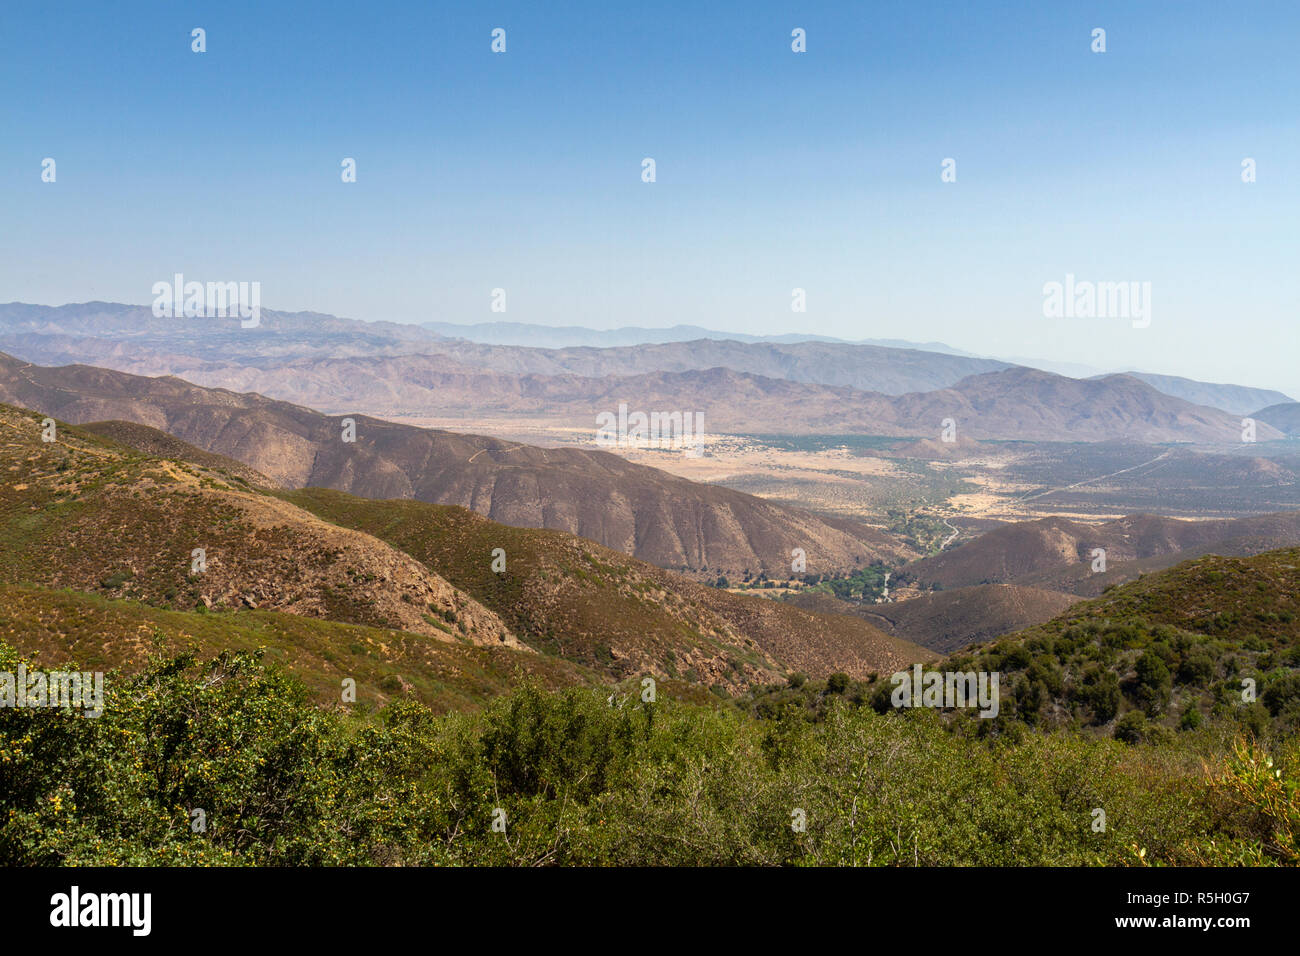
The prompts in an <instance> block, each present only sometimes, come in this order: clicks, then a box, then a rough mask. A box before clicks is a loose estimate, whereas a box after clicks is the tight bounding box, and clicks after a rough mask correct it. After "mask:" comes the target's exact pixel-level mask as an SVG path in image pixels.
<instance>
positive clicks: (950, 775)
mask: <svg viewBox="0 0 1300 956" xmlns="http://www.w3.org/2000/svg"><path fill="white" fill-rule="evenodd" d="M16 663H17V657H16V656H15V655H14V653H13V652H12V651H11V650H9V649H7V648H4V647H3V646H0V670H9V671H12V670H13V669H14V668H15V666H16ZM107 684H108V699H107V701H106V705H107V706H106V710H105V713H104V715H103V716H102V717H99V718H88V717H85V716H82V715H80V714H75V713H60V712H57V711H48V710H22V709H0V863H3V864H6V865H15V864H18V865H51V864H69V865H86V864H110V865H112V864H151V863H162V864H220V865H241V864H273V865H354V864H356V865H363V864H377V865H391V864H407V865H417V864H466V865H482V864H497V865H516V864H569V865H573V864H635V865H664V864H699V865H713V864H722V865H734V864H757V865H775V864H828V865H864V866H865V865H916V864H919V865H949V864H972V865H1003V864H1005V865H1027V864H1047V865H1057V864H1065V865H1080V864H1141V863H1146V864H1150V863H1165V864H1196V863H1239V864H1251V865H1258V864H1269V863H1283V864H1294V863H1296V862H1297V847H1296V837H1297V833H1298V832H1300V796H1297V794H1298V793H1300V787H1298V784H1297V781H1298V780H1300V754H1298V753H1297V750H1296V747H1295V745H1294V742H1290V743H1286V744H1282V745H1278V746H1274V747H1273V750H1274V751H1276V752H1274V753H1271V754H1270V753H1267V752H1265V750H1264V749H1263V748H1262V747H1261V746H1260V745H1258V744H1255V743H1253V742H1252V743H1246V742H1241V741H1239V742H1238V743H1237V744H1236V747H1235V750H1234V749H1233V746H1232V741H1231V740H1230V739H1228V737H1227V735H1226V733H1225V732H1224V731H1221V730H1218V729H1216V728H1215V727H1210V726H1206V727H1202V728H1200V729H1198V730H1195V731H1189V732H1187V733H1184V734H1180V735H1178V737H1177V738H1176V739H1174V738H1172V737H1170V738H1169V739H1162V740H1160V741H1157V742H1152V741H1148V742H1138V743H1134V744H1124V743H1120V742H1118V741H1115V740H1111V739H1107V738H1104V737H1101V736H1094V735H1088V734H1085V733H1079V732H1065V731H1058V732H1052V733H1047V732H1027V733H1024V734H1022V735H1018V736H1017V739H1014V740H1013V739H1011V737H1010V736H1003V737H991V738H989V739H979V738H977V737H974V736H971V735H967V734H963V733H957V732H954V731H953V730H952V729H951V728H950V727H949V726H948V725H947V724H945V723H944V721H943V720H942V718H941V717H940V715H938V714H935V713H934V712H927V711H914V712H909V713H903V714H894V713H891V714H885V715H882V714H877V713H876V712H875V711H873V710H872V709H871V708H870V707H853V706H850V705H849V704H848V703H845V702H841V701H838V700H836V701H832V702H830V703H829V704H828V705H827V709H826V710H825V713H824V715H823V719H820V720H818V721H809V720H806V719H804V718H803V716H801V715H800V714H799V713H797V712H796V711H795V710H793V709H787V710H783V711H777V712H776V713H775V714H774V716H773V717H772V718H771V719H758V718H755V717H753V716H750V715H747V714H746V713H744V712H742V711H741V710H740V709H738V708H735V707H731V706H727V705H725V704H718V705H716V706H688V705H683V704H674V703H672V702H662V703H660V704H643V703H641V702H640V700H639V699H638V698H637V697H636V696H629V697H627V698H626V699H621V698H619V697H618V696H617V695H616V696H615V699H614V701H613V703H612V704H611V702H610V701H609V700H608V699H607V697H608V694H609V691H608V689H605V690H603V691H599V692H597V691H589V690H570V691H566V692H561V693H547V692H543V691H541V690H539V689H537V688H535V687H532V686H524V687H522V688H520V689H519V690H517V691H516V692H514V693H513V694H511V695H509V696H507V697H504V698H501V699H499V700H498V701H496V702H495V703H493V704H492V705H491V706H489V707H488V708H487V709H486V710H485V711H484V712H482V713H480V714H475V715H450V716H445V717H435V716H433V715H432V714H431V713H430V712H429V711H427V710H425V709H424V708H422V707H420V706H419V705H416V704H413V703H409V702H402V703H398V704H395V705H393V706H391V707H389V708H388V709H386V710H385V711H383V712H382V713H380V714H378V715H376V716H373V717H362V716H356V715H352V714H347V713H344V712H341V711H339V712H330V711H325V710H322V709H320V708H318V707H317V706H315V705H314V704H312V703H311V702H310V700H309V699H308V697H307V696H306V694H305V693H304V692H303V691H302V689H301V688H300V687H298V686H297V685H296V684H295V683H294V682H293V681H292V680H291V679H289V678H287V677H286V676H284V675H283V674H282V673H280V672H279V671H277V670H276V669H274V668H268V667H266V666H264V665H263V664H261V663H260V662H259V661H258V660H256V659H255V658H254V657H251V656H247V655H223V656H220V657H218V658H216V659H214V660H211V661H206V662H202V663H200V662H197V661H194V660H192V659H189V658H169V659H158V660H155V661H152V662H151V663H150V665H149V666H148V667H147V668H146V669H145V670H144V671H143V672H142V673H140V674H137V675H135V676H131V677H116V676H113V677H110V679H109V680H108V682H107ZM196 811H198V813H196ZM1101 814H1104V821H1105V825H1104V827H1101V826H1099V823H1100V821H1101V819H1102V818H1101Z"/></svg>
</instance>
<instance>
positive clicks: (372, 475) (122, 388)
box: [0, 356, 915, 576]
mask: <svg viewBox="0 0 1300 956" xmlns="http://www.w3.org/2000/svg"><path fill="white" fill-rule="evenodd" d="M0 401H7V402H12V403H14V404H19V405H22V406H25V407H27V408H33V409H39V410H40V411H42V412H45V413H48V414H51V415H54V416H56V417H58V418H62V419H65V420H68V421H72V422H74V423H76V422H91V421H99V420H103V419H108V418H116V419H124V420H127V421H132V422H138V423H141V424H145V425H149V426H151V427H154V428H159V429H161V430H163V431H166V432H168V433H170V434H172V435H175V436H177V437H178V438H181V439H183V440H184V441H187V442H189V443H191V444H194V445H197V446H198V447H200V448H203V449H205V450H207V451H209V452H215V453H217V454H221V455H226V456H228V457H231V458H235V459H238V460H239V461H242V462H244V463H245V464H247V465H249V466H250V467H252V468H255V469H256V470H258V471H260V472H262V473H263V474H266V475H268V476H269V477H271V478H273V479H274V480H276V481H278V482H281V483H283V484H284V485H286V486H289V487H303V486H306V485H316V486H321V487H327V488H335V489H338V490H341V491H348V492H351V493H354V494H359V495H364V496H366V497H370V498H414V499H417V500H420V501H429V502H433V503H438V504H455V505H460V506H462V507H466V508H469V509H471V510H473V511H477V512H479V513H480V514H484V515H486V516H487V517H489V518H491V519H493V520H494V521H499V522H501V523H503V524H510V525H516V526H521V527H535V528H540V527H545V528H551V529H555V530H561V531H567V532H570V533H572V534H577V535H580V536H582V537H585V538H590V539H592V540H594V541H598V542H600V543H601V544H604V545H606V546H607V547H611V548H614V549H616V550H619V551H623V552H624V553H627V554H633V555H635V556H637V557H639V558H642V559H643V560H646V561H649V562H651V563H653V564H657V565H659V566H660V567H671V568H677V569H690V570H693V571H697V572H699V573H700V574H705V573H707V574H709V575H710V576H716V575H717V574H718V573H724V574H728V575H729V576H734V575H736V574H739V573H741V572H743V571H745V570H752V571H755V572H758V571H760V570H764V569H766V570H772V571H774V570H776V569H784V568H786V567H788V565H789V561H790V552H791V550H792V549H794V548H796V547H798V548H803V549H804V551H805V552H806V554H807V560H808V569H809V570H810V571H814V572H816V571H825V572H835V571H847V570H851V569H853V568H855V567H859V566H861V565H864V564H867V563H870V561H872V560H874V559H877V558H880V559H883V560H886V561H895V560H903V559H906V558H909V557H913V556H914V555H915V552H913V551H911V550H910V549H909V548H908V547H907V546H906V545H903V544H900V543H899V542H897V541H895V540H894V539H893V538H891V537H889V536H888V535H885V534H883V533H881V532H880V531H877V530H876V529H874V528H871V527H869V526H867V525H864V524H860V523H857V522H851V521H844V520H835V521H828V520H825V519H823V518H820V517H818V516H816V515H814V514H812V513H810V512H806V511H802V510H800V509H797V508H790V507H786V506H782V505H777V504H772V503H770V502H767V501H764V500H762V499H760V498H756V497H753V496H752V495H747V494H743V493H741V492H737V491H732V490H731V489H728V488H722V487H717V486H712V485H702V484H697V483H695V482H691V481H687V480H685V479H682V478H677V477H674V476H672V475H669V474H667V473H665V472H662V471H659V470H658V469H655V468H649V467H646V466H644V465H634V464H631V463H630V462H627V461H624V460H623V459H622V458H619V457H618V456H616V455H612V454H609V453H606V452H599V451H585V450H576V449H542V448H536V447H533V446H530V445H519V444H515V443H511V442H504V441H499V440H497V439H492V438H485V437H482V436H476V435H463V434H458V433H453V432H443V431H435V430H431V429H422V428H414V427H411V426H407V425H397V424H394V423H392V422H385V421H380V420H376V419H370V418H366V417H364V416H354V417H355V419H356V425H357V433H356V441H355V443H346V442H344V441H342V440H341V434H342V433H341V428H340V424H339V420H338V419H335V418H329V417H327V416H324V415H321V414H320V413H318V412H314V411H312V410H310V409H306V408H301V407H298V406H294V405H289V404H286V403H284V402H274V401H271V400H269V399H266V398H263V397H262V396H260V395H251V394H236V393H233V392H226V391H223V390H219V389H203V388H200V387H198V386H195V385H191V384H189V383H187V382H183V381H181V380H179V379H173V378H160V379H147V378H141V377H138V376H132V375H126V374H124V373H120V372H112V371H108V370H105V369H96V368H91V367H88V366H68V367H65V368H57V369H55V368H43V367H40V366H32V365H28V364H27V363H23V362H20V361H18V360H16V359H12V358H9V357H7V356H0Z"/></svg>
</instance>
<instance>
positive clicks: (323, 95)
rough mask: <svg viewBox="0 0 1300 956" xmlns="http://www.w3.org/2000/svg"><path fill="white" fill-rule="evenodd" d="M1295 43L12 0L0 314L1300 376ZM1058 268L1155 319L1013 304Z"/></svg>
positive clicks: (928, 7)
mask: <svg viewBox="0 0 1300 956" xmlns="http://www.w3.org/2000/svg"><path fill="white" fill-rule="evenodd" d="M701 8H703V9H701ZM193 27H203V28H205V29H206V30H207V45H208V51H207V52H206V53H204V54H201V55H200V54H195V53H192V52H190V30H191V29H192V28H193ZM494 27H504V28H505V29H506V30H507V43H508V50H507V53H505V54H504V55H494V54H493V53H492V52H491V51H490V49H489V45H490V39H491V38H490V32H491V30H492V29H493V28H494ZM794 27H803V28H804V29H806V30H807V35H808V52H807V53H805V54H799V55H796V54H794V53H792V52H791V50H790V31H791V29H793V28H794ZM1094 27H1103V28H1105V29H1106V31H1107V47H1108V52H1106V53H1105V54H1094V53H1092V52H1091V51H1090V49H1089V45H1090V33H1091V31H1092V29H1093V28H1094ZM1298 36H1300V4H1297V3H1295V2H1294V0H1288V2H1272V3H1253V2H1236V0H1234V2H1222V0H1217V2H1206V3H1201V2H1179V3H1172V2H1161V3H1155V2H1148V3H1140V2H1139V3H1133V2H1114V3H1072V2H1057V0H1053V2H1045V0H1039V2H1023V3H978V2H974V3H967V2H960V3H959V2H955V0H954V2H950V3H946V4H939V3H933V4H931V3H924V2H892V3H863V2H853V3H836V4H831V3H825V4H806V3H769V2H763V0H750V2H743V3H742V2H737V3H717V2H713V3H708V4H691V3H665V2H656V3H649V4H634V3H611V2H592V3H577V2H564V3H540V2H530V3H490V2H487V3H459V4H452V3H436V2H427V0H426V2H409V3H382V2H369V3H352V2H349V3H334V2H325V0H322V2H314V3H298V4H288V3H276V2H273V0H255V2H253V0H222V2H209V3H203V2H185V3H182V2H177V0H166V2H131V0H123V2H120V3H117V2H114V3H99V2H95V3H90V2H82V3H60V2H42V3H26V4H18V3H10V4H7V5H6V9H5V11H4V17H3V22H2V23H0V90H3V99H2V100H0V102H2V104H3V105H2V106H0V130H2V134H0V183H2V184H3V185H2V186H0V253H2V254H0V301H9V300H21V301H29V302H32V301H34V302H44V303H50V304H61V303H64V302H75V301H85V300H89V299H106V300H113V301H127V302H138V303H145V302H148V301H149V300H150V287H151V286H152V284H153V283H154V282H156V281H159V280H162V279H168V278H169V277H170V276H171V275H172V273H174V272H177V271H180V272H184V273H185V274H186V275H187V277H189V278H193V279H199V280H201V281H206V280H209V279H211V280H221V281H227V280H236V281H237V280H247V281H252V280H256V281H260V282H261V283H262V301H263V305H264V306H265V307H268V308H282V309H295V310H296V309H317V310H320V311H325V312H332V313H336V314H339V315H345V316H350V317H354V318H363V319H393V320H398V321H420V320H424V319H440V320H444V321H452V322H476V321H490V320H493V319H502V318H504V319H507V320H513V321H519V322H540V323H545V324H554V325H558V324H570V323H572V324H584V325H590V326H593V327H601V328H607V327H613V326H617V325H651V326H663V325H671V324H674V323H678V322H689V323H696V324H700V325H706V326H710V327H713V328H721V329H730V330H736V331H750V332H760V333H777V332H785V331H791V330H807V331H815V332H819V333H823V334H828V335H837V336H842V337H845V338H865V337H886V336H888V337H904V338H911V339H916V340H929V339H937V340H942V341H945V342H948V343H949V344H951V345H954V346H957V347H961V348H965V349H969V350H971V351H975V352H980V353H984V354H1001V355H1019V356H1033V357H1040V358H1051V359H1056V360H1062V361H1077V362H1083V363H1088V364H1092V365H1096V366H1101V367H1137V368H1144V369H1148V370H1150V371H1158V372H1168V373H1174V374H1185V375H1191V376H1195V377H1199V378H1205V379H1212V380H1218V381H1225V380H1228V381H1239V382H1242V383H1248V384H1257V385H1261V386H1268V387H1275V388H1281V389H1284V390H1287V391H1289V392H1291V393H1292V394H1294V395H1296V396H1297V397H1300V349H1297V348H1296V341H1297V332H1296V327H1297V321H1298V320H1300V268H1297V264H1298V263H1300V215H1298V213H1300V201H1298V200H1300V67H1298V66H1297V62H1298V61H1300V50H1298V49H1297V46H1296V44H1297V39H1296V38H1297V37H1298ZM47 156H49V157H53V158H55V159H56V161H57V164H58V167H57V169H58V181H57V183H55V184H52V185H50V184H44V183H42V182H41V181H40V164H41V160H42V159H43V158H44V157H47ZM645 156H651V157H654V158H655V160H656V162H657V164H658V182H656V183H654V184H652V185H648V184H645V183H642V182H641V179H640V163H641V159H642V158H643V157H645ZM344 157H354V158H355V159H356V160H357V164H358V180H359V181H358V182H357V183H356V184H349V185H345V184H343V183H341V182H340V177H339V172H340V166H339V164H340V161H341V160H342V159H343V158H344ZM945 157H953V158H955V159H956V160H957V173H958V181H957V182H956V183H955V184H943V183H941V182H940V178H939V172H940V162H941V160H942V159H943V158H945ZM1244 157H1252V158H1254V159H1255V160H1256V161H1257V163H1258V182H1256V183H1254V184H1253V185H1245V184H1243V183H1242V182H1241V180H1240V163H1241V160H1242V159H1243V158H1244ZM1067 272H1071V273H1074V274H1075V275H1076V276H1078V277H1079V278H1080V279H1092V280H1136V281H1149V282H1151V283H1152V287H1153V291H1152V295H1153V310H1152V323H1151V327H1150V328H1147V329H1141V330H1138V329H1133V328H1132V327H1131V325H1130V324H1129V323H1128V322H1125V321H1123V320H1114V319H1069V320H1067V319H1047V318H1044V316H1043V314H1042V292H1041V290H1042V285H1043V283H1044V282H1048V281H1052V280H1062V279H1063V278H1064V276H1065V274H1066V273H1067ZM498 286H499V287H504V288H505V289H506V290H507V294H508V304H509V311H508V312H507V314H505V315H504V316H502V315H497V314H492V313H490V312H489V311H488V307H489V295H490V290H491V289H492V288H494V287H498ZM796 286H799V287H803V288H805V289H806V290H807V295H808V313H807V314H806V315H802V316H800V315H794V314H792V313H791V311H790V305H789V303H790V290H791V288H793V287H796Z"/></svg>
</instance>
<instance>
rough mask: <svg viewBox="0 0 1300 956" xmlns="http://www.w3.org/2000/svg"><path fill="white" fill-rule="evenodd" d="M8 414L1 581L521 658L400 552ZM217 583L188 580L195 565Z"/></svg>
mask: <svg viewBox="0 0 1300 956" xmlns="http://www.w3.org/2000/svg"><path fill="white" fill-rule="evenodd" d="M57 439H58V440H57V441H55V442H52V443H47V442H44V441H42V440H41V420H40V418H39V416H37V415H33V414H32V413H30V412H25V411H21V410H18V409H14V408H10V407H7V406H0V470H2V471H0V473H2V474H3V476H4V479H5V480H4V481H3V483H0V581H4V582H8V583H30V584H37V585H42V586H46V587H69V588H74V589H78V590H86V591H92V590H98V591H100V592H101V593H104V594H108V595H111V596H128V597H134V598H138V599H139V600H142V601H145V602H148V603H151V604H159V605H161V604H168V603H171V604H176V605H178V606H185V607H193V606H195V605H196V604H202V605H204V606H208V605H213V604H217V605H226V606H245V607H258V608H266V609H275V610H282V611H287V612H289V613H293V614H302V615H307V616H311V617H322V618H330V619H333V620H340V621H346V622H350V623H355V624H369V625H375V626H383V627H391V628H400V629H402V630H407V631H410V632H413V633H416V634H423V635H425V636H428V637H435V638H438V639H440V640H447V641H450V640H465V641H469V642H471V643H475V644H486V645H498V644H499V645H504V646H511V647H520V646H522V645H520V644H519V643H518V641H517V640H516V639H515V638H514V637H513V635H511V634H510V633H509V630H508V628H506V626H505V625H504V624H503V622H502V621H501V620H500V618H498V617H497V616H496V615H495V614H493V613H492V612H490V611H488V610H487V609H486V608H484V607H482V606H481V605H480V604H478V603H477V602H476V601H474V600H473V599H472V598H470V597H468V596H467V595H466V594H464V593H463V592H461V591H458V590H457V589H456V588H454V587H452V586H451V585H450V584H448V583H447V582H446V581H445V580H443V579H442V578H440V577H438V576H437V575H436V574H433V573H431V572H430V571H429V570H428V569H427V568H425V567H424V566H423V565H421V564H420V563H419V562H418V561H416V560H414V559H413V558H411V557H409V556H408V555H405V554H402V553H401V552H399V551H397V550H395V549H394V548H392V547H390V546H389V545H387V544H385V543H383V542H381V541H378V540H375V539H374V538H370V537H368V536H366V535H364V534H360V533H358V532H355V531H351V530H347V529H343V528H338V527H334V526H331V525H329V524H327V523H326V522H324V521H321V520H320V519H319V518H317V517H315V516H314V515H311V514H309V513H307V512H304V511H302V510H301V509H298V508H295V507H293V506H292V505H289V504H288V503H286V502H284V501H282V500H280V499H278V498H275V497H272V496H269V495H266V494H264V493H261V492H257V491H253V490H249V489H247V488H245V487H242V486H241V485H240V483H238V482H237V481H235V480H234V479H233V478H231V477H230V476H227V475H225V474H223V473H221V472H215V471H208V470H206V469H204V468H202V467H200V466H197V465H192V464H190V463H187V462H184V461H168V460H163V459H157V458H150V457H145V456H142V455H140V454H138V453H136V452H135V451H133V450H131V449H128V448H125V447H123V446H121V445H118V444H115V443H113V442H110V441H107V440H104V439H102V438H99V437H97V436H94V435H90V434H88V433H84V432H80V431H79V430H77V429H74V428H69V427H67V426H60V427H59V429H58V435H57ZM195 548H204V549H205V550H206V562H207V567H206V570H205V571H203V572H202V573H200V574H192V573H191V552H192V550H193V549H195Z"/></svg>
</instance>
